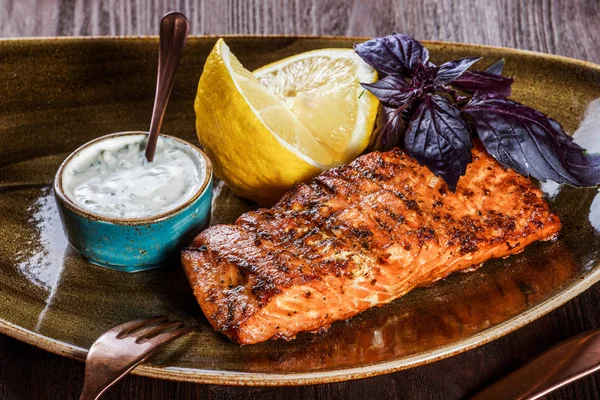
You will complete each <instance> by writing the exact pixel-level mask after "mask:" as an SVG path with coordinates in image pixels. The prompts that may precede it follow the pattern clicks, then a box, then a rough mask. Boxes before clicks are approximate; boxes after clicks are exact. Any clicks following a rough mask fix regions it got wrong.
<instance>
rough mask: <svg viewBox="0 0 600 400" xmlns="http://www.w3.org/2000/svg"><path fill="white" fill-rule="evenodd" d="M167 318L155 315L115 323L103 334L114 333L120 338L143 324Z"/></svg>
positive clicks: (163, 320) (154, 322) (162, 320)
mask: <svg viewBox="0 0 600 400" xmlns="http://www.w3.org/2000/svg"><path fill="white" fill-rule="evenodd" d="M168 319H169V317H166V316H164V315H161V316H157V317H150V318H143V319H136V320H133V321H129V322H125V323H124V324H121V325H117V326H115V327H114V328H111V329H109V330H108V331H106V332H105V333H104V334H105V335H106V334H108V333H113V334H116V336H117V338H118V339H122V338H124V337H125V336H127V335H129V334H130V333H131V332H133V331H135V330H136V329H139V328H141V327H143V326H146V325H150V324H157V323H161V322H165V321H167V320H168Z"/></svg>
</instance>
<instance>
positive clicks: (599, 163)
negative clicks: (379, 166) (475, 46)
mask: <svg viewBox="0 0 600 400" xmlns="http://www.w3.org/2000/svg"><path fill="white" fill-rule="evenodd" d="M354 49H355V51H356V53H357V54H358V55H359V56H360V57H361V58H362V59H363V60H364V61H365V62H367V63H368V64H370V65H371V66H373V68H375V69H376V70H377V71H378V72H379V74H380V78H381V79H380V80H378V81H377V82H375V83H362V84H361V85H362V86H363V87H364V88H365V89H366V90H368V91H370V92H371V93H373V95H375V97H377V98H378V99H379V100H380V101H381V108H380V115H379V117H378V129H377V132H376V136H375V138H374V141H373V142H372V147H373V148H374V149H377V150H389V149H391V148H393V147H396V146H399V145H401V144H402V143H403V144H404V147H405V148H406V150H407V152H408V153H409V154H410V155H411V156H412V157H414V158H415V159H417V160H418V161H419V162H420V163H421V164H423V165H426V166H427V167H428V168H429V169H430V170H431V171H432V172H433V173H435V174H436V175H438V176H441V177H442V178H443V179H444V180H445V181H446V183H447V184H448V187H449V188H450V190H452V191H454V190H456V185H457V183H458V180H459V178H460V177H461V176H462V175H464V174H465V172H466V169H467V165H468V164H469V163H470V162H471V161H472V158H471V149H472V148H473V142H472V132H473V133H474V134H476V135H477V136H478V137H479V139H480V140H481V141H482V143H483V145H484V147H485V149H486V150H487V152H488V153H490V154H491V155H492V156H493V157H494V158H496V160H498V162H500V163H501V164H502V165H504V166H505V167H508V168H513V169H515V170H516V171H518V172H519V173H521V174H523V175H526V176H533V177H535V178H536V179H539V180H541V181H546V180H548V179H550V180H553V181H556V182H559V183H567V184H570V185H573V186H596V185H598V184H599V183H600V154H599V155H590V154H588V153H587V152H586V151H585V149H583V148H582V147H580V146H579V145H577V144H576V143H575V142H573V140H572V139H571V137H570V136H568V135H567V134H566V133H565V131H564V130H563V128H562V126H561V125H560V124H559V123H558V122H556V121H555V120H553V119H551V118H549V117H548V116H546V115H544V114H542V113H541V112H539V111H536V110H534V109H532V108H530V107H527V106H526V105H524V104H521V103H517V102H515V101H513V100H509V99H508V98H507V97H508V96H510V94H511V86H512V84H513V82H514V79H513V78H512V77H507V76H503V75H502V70H503V68H504V60H500V61H498V62H496V63H494V64H492V65H491V66H490V67H488V68H487V69H486V70H485V71H469V70H468V69H469V68H470V67H471V66H472V65H473V64H474V63H476V62H477V61H479V60H480V58H477V57H466V58H462V59H459V60H454V61H449V62H446V63H444V64H442V65H440V66H436V65H435V64H433V63H432V62H431V61H430V60H429V52H428V51H427V49H426V48H425V47H424V46H423V45H422V44H421V43H420V42H419V41H417V40H415V39H414V38H412V37H410V36H407V35H402V34H398V33H393V34H391V35H389V36H385V37H381V38H375V39H372V40H369V41H367V42H364V43H360V44H357V45H355V46H354ZM465 94H466V95H467V96H465ZM469 96H472V98H471V99H469Z"/></svg>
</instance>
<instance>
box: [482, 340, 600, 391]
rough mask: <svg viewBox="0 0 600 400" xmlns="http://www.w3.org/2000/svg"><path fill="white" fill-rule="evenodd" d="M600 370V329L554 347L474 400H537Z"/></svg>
mask: <svg viewBox="0 0 600 400" xmlns="http://www.w3.org/2000/svg"><path fill="white" fill-rule="evenodd" d="M599 369H600V329H595V330H592V331H588V332H584V333H582V334H580V335H577V336H575V337H572V338H571V339H568V340H565V341H564V342H561V343H559V344H557V345H556V346H554V347H551V348H550V349H549V350H547V351H546V352H544V353H542V354H541V355H540V356H538V357H536V358H534V359H533V360H532V361H530V362H528V363H527V364H525V365H524V366H522V367H521V368H519V369H518V370H516V371H515V372H513V373H511V374H510V375H508V376H506V377H505V378H503V379H501V380H500V381H498V382H496V383H495V384H493V385H492V386H490V387H489V388H487V389H485V390H484V391H482V392H480V393H478V394H477V395H475V396H474V397H473V398H472V400H485V399H506V400H513V399H514V400H517V399H519V400H534V399H538V398H540V397H542V396H544V395H546V394H548V393H550V392H552V391H554V390H556V389H558V388H559V387H561V386H564V385H566V384H568V383H570V382H573V381H575V380H577V379H579V378H582V377H584V376H586V375H589V374H591V373H593V372H595V371H598V370H599Z"/></svg>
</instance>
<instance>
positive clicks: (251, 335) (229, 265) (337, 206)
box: [182, 146, 561, 344]
mask: <svg viewBox="0 0 600 400" xmlns="http://www.w3.org/2000/svg"><path fill="white" fill-rule="evenodd" d="M473 158H474V160H473V163H472V164H470V165H469V167H468V169H467V173H466V175H465V176H464V177H462V178H461V179H460V181H459V183H458V188H457V190H456V192H455V193H451V192H449V191H448V188H447V186H446V184H445V183H444V182H443V180H442V179H441V178H437V177H435V176H434V175H433V174H432V173H431V172H430V171H429V170H428V169H427V168H426V167H422V166H420V165H419V164H418V162H417V161H415V160H414V159H412V158H410V157H409V156H407V155H406V154H405V153H404V152H402V151H401V150H393V151H389V152H385V153H381V152H374V153H370V154H367V155H364V156H361V157H359V158H358V159H356V160H355V161H354V162H352V163H351V164H349V165H347V166H343V167H339V168H335V169H333V170H330V171H327V172H325V173H323V174H321V175H320V176H318V177H317V178H315V179H314V180H313V181H312V182H310V183H308V184H298V185H296V186H295V187H294V188H293V189H291V190H290V191H289V192H288V193H287V194H286V195H285V196H284V197H283V198H282V199H281V200H280V201H279V202H278V203H277V204H276V205H275V207H273V208H271V209H259V210H257V211H254V212H250V213H247V214H244V215H242V216H241V217H240V218H239V219H238V220H237V221H236V223H235V224H234V225H216V226H212V227H210V228H208V229H207V230H205V231H204V232H202V233H201V234H200V235H198V236H197V237H196V238H195V240H194V242H193V243H192V244H191V246H190V247H188V248H187V249H185V250H184V251H183V253H182V262H183V266H184V269H185V272H186V275H187V277H188V279H189V281H190V284H191V286H192V289H193V291H194V295H195V296H196V298H197V299H198V303H199V304H200V307H201V308H202V311H203V312H204V314H205V315H206V317H207V318H208V320H209V321H210V323H211V324H212V326H213V327H214V328H215V329H216V330H217V331H220V332H222V333H223V334H225V335H227V336H228V337H229V338H231V340H233V341H235V342H237V343H241V344H251V343H258V342H262V341H265V340H268V339H271V338H282V339H291V338H294V337H295V335H296V334H297V333H298V332H303V331H317V330H319V329H321V328H327V327H328V326H329V325H330V324H331V323H332V322H334V321H338V320H343V319H346V318H349V317H351V316H353V315H356V314H358V313H360V312H361V311H364V310H366V309H368V308H370V307H373V306H381V305H384V304H386V303H389V302H391V301H392V300H394V299H397V298H399V297H401V296H402V295H404V294H406V293H407V292H408V291H410V290H412V289H413V288H415V287H418V286H427V285H430V284H432V283H433V282H435V281H437V280H439V279H443V278H444V277H446V276H447V275H448V274H450V273H453V272H456V271H465V270H471V269H474V268H477V267H478V266H479V265H480V264H481V263H482V262H484V261H486V260H488V259H490V258H494V257H507V256H509V255H511V254H515V253H518V252H520V251H522V250H523V248H524V247H525V246H527V245H528V244H530V243H532V242H534V241H537V240H547V239H551V238H554V237H555V236H556V234H557V233H558V231H559V230H560V228H561V224H560V220H559V219H558V217H557V216H556V215H555V214H554V213H552V211H551V210H550V208H549V207H548V204H547V203H546V202H545V201H544V199H543V198H542V194H541V192H540V191H539V190H538V189H537V188H536V187H535V186H534V185H533V184H532V183H531V182H530V181H529V179H527V178H525V177H523V176H520V175H519V174H517V173H516V172H514V171H512V170H508V169H505V168H503V167H502V166H500V165H499V164H498V163H497V162H496V161H495V160H494V159H493V158H491V157H490V156H488V155H487V154H486V153H485V152H483V151H482V150H481V149H480V148H479V147H477V146H476V148H475V149H474V150H473Z"/></svg>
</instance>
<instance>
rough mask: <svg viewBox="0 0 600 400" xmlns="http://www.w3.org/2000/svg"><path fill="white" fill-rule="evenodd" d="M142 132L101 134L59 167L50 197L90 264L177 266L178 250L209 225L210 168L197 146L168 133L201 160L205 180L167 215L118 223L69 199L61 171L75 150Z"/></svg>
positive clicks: (140, 267)
mask: <svg viewBox="0 0 600 400" xmlns="http://www.w3.org/2000/svg"><path fill="white" fill-rule="evenodd" d="M145 134H146V133H145V132H121V133H114V134H111V135H107V136H102V137H100V138H98V139H95V140H92V141H91V142H88V143H86V144H84V145H83V146H81V147H80V148H79V149H77V150H75V151H74V152H73V153H72V154H71V155H70V156H69V157H67V159H66V160H65V161H64V162H63V163H62V165H61V166H60V168H59V170H58V172H57V174H56V178H55V180H54V194H55V197H56V203H57V205H58V210H59V213H60V217H61V220H62V224H63V229H64V231H65V234H66V236H67V238H68V240H69V243H70V244H71V246H73V247H74V248H75V249H76V250H77V251H78V252H79V253H80V254H81V255H82V256H83V257H84V258H85V259H87V260H88V261H89V262H91V263H93V264H97V265H100V266H103V267H108V268H111V269H115V270H118V271H123V272H137V271H143V270H147V269H153V268H157V267H161V266H163V265H166V264H169V263H177V262H178V260H179V251H180V250H181V248H182V247H183V246H185V245H187V244H189V243H190V242H191V241H192V239H193V238H194V236H196V235H197V234H198V233H200V231H202V230H203V229H204V228H206V226H208V223H209V219H210V208H211V200H212V199H211V196H212V176H213V172H212V165H211V163H210V160H209V159H208V157H207V156H206V155H205V154H204V153H203V152H202V151H201V150H200V149H198V148H197V147H196V146H193V145H192V144H190V143H188V142H186V141H184V140H181V139H178V138H175V137H172V136H167V135H161V136H163V137H165V138H169V139H172V140H176V141H178V142H180V143H181V144H183V145H185V146H187V147H188V149H191V150H192V151H194V152H197V153H198V155H199V156H200V157H201V158H202V159H204V165H205V166H206V169H205V171H206V174H205V176H204V181H203V182H202V184H201V186H200V187H199V189H198V190H197V191H196V192H195V193H194V194H193V196H192V197H191V198H190V199H189V200H187V201H186V202H184V203H183V204H181V205H179V206H177V207H176V208H174V209H173V210H170V211H168V212H165V213H162V214H157V215H154V216H151V217H145V218H139V219H120V218H115V217H107V216H102V215H98V214H95V213H92V212H90V211H88V210H86V209H84V208H82V207H81V206H79V205H78V204H77V203H76V202H75V201H73V200H72V199H70V198H69V197H68V196H67V194H66V192H65V190H64V188H63V172H64V170H65V167H66V166H67V165H68V164H69V162H71V161H72V160H73V158H74V157H75V156H76V155H77V153H78V152H80V151H81V150H83V149H85V148H87V147H88V146H90V145H92V144H96V143H98V142H99V141H103V140H110V139H111V138H114V137H116V136H122V135H145Z"/></svg>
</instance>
